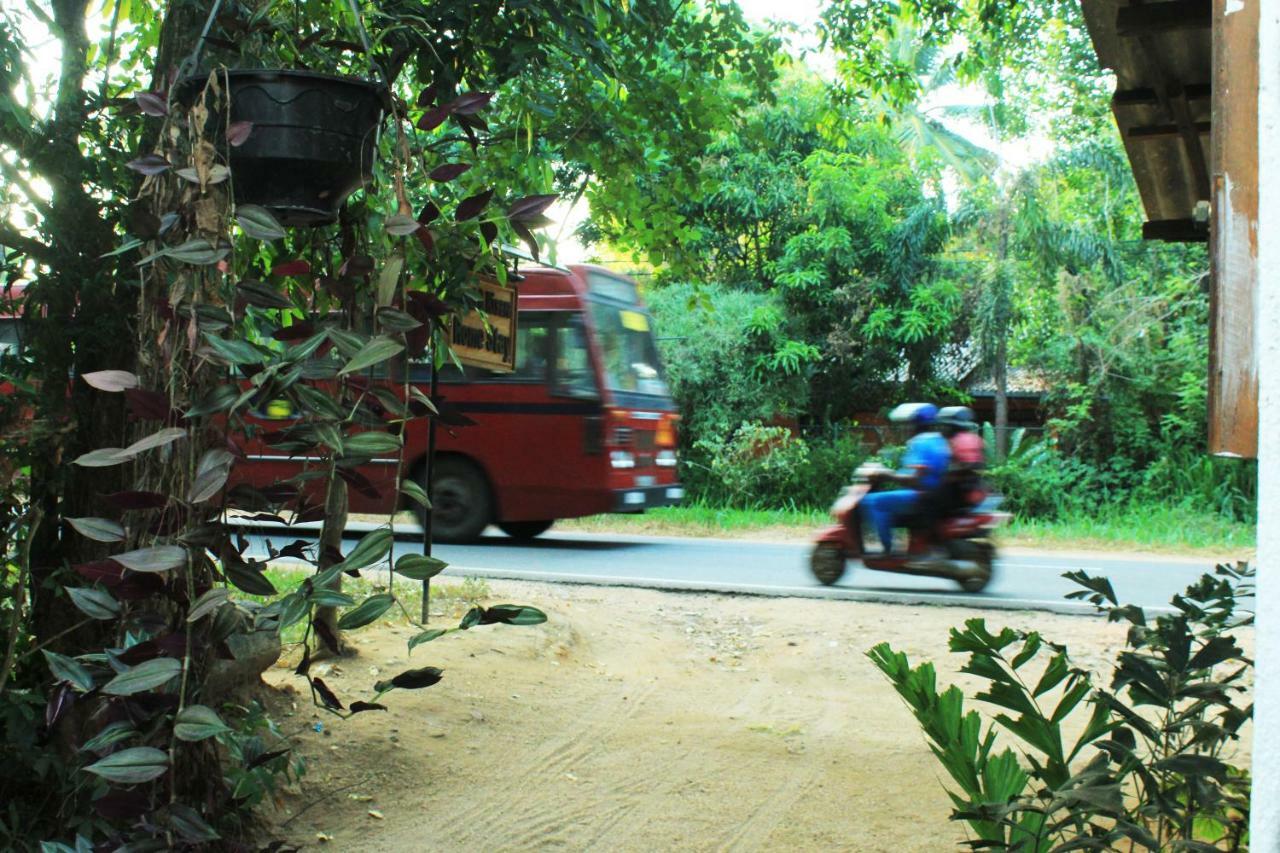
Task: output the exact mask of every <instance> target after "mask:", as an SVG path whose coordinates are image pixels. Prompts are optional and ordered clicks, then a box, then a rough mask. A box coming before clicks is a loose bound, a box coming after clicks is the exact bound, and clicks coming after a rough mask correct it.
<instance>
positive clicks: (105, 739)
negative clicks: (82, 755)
mask: <svg viewBox="0 0 1280 853" xmlns="http://www.w3.org/2000/svg"><path fill="white" fill-rule="evenodd" d="M137 733H138V731H137V729H135V728H134V727H133V726H132V724H130V723H129V722H127V721H125V720H120V721H118V722H114V723H109V724H107V725H106V726H105V727H103V729H102V731H100V732H98V733H97V734H96V735H94V736H93V737H91V738H90V739H89V740H87V741H85V744H84V746H82V747H80V751H81V752H98V751H100V750H103V749H109V748H111V747H113V746H115V745H116V744H118V743H123V742H124V741H126V740H128V739H129V738H131V737H133V736H134V735H136V734H137Z"/></svg>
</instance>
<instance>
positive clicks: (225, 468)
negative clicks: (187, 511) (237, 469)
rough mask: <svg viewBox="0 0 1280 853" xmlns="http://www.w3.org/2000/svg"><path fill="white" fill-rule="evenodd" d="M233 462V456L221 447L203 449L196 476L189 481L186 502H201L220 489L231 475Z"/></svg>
mask: <svg viewBox="0 0 1280 853" xmlns="http://www.w3.org/2000/svg"><path fill="white" fill-rule="evenodd" d="M234 462H235V457H234V456H232V455H231V454H230V453H229V452H227V451H226V450H222V449H221V448H214V449H213V450H207V451H205V453H204V455H203V456H201V457H200V462H199V464H198V465H197V466H196V478H195V480H194V481H193V482H192V483H191V491H190V493H188V495H187V503H193V504H198V503H203V502H204V501H207V500H209V499H210V498H212V497H213V496H214V495H216V494H217V493H218V492H219V491H221V490H222V487H223V486H224V485H226V482H227V478H228V477H230V476H231V466H232V464H233V463H234Z"/></svg>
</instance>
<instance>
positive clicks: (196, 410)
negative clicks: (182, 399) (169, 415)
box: [186, 385, 240, 418]
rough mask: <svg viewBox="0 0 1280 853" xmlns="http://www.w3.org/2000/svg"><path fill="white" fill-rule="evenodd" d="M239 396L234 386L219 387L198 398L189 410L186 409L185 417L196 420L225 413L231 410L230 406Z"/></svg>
mask: <svg viewBox="0 0 1280 853" xmlns="http://www.w3.org/2000/svg"><path fill="white" fill-rule="evenodd" d="M239 396H240V389H239V388H237V387H236V386H235V385H219V386H218V387H216V388H214V389H213V390H212V391H210V392H209V393H208V394H206V395H205V396H204V397H202V398H200V400H199V402H197V403H196V404H195V405H194V406H192V407H191V408H190V409H187V411H186V416H187V417H188V418H198V417H202V416H204V415H213V414H217V413H220V412H225V411H226V410H227V409H229V408H231V404H232V403H233V402H234V401H235V399H236V398H237V397H239Z"/></svg>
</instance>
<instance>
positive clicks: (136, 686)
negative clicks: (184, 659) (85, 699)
mask: <svg viewBox="0 0 1280 853" xmlns="http://www.w3.org/2000/svg"><path fill="white" fill-rule="evenodd" d="M181 674H182V664H181V662H179V661H176V660H174V659H173V658H152V659H151V660H148V661H143V662H142V663H140V664H138V665H137V666H135V667H131V668H129V669H127V670H125V671H124V672H122V673H120V674H119V675H117V676H116V677H115V678H113V679H111V680H110V681H108V682H107V683H106V684H104V685H103V686H102V692H103V693H107V694H110V695H111V696H132V695H133V694H135V693H141V692H143V691H144V690H152V689H154V688H156V687H159V686H161V685H163V684H166V683H168V682H169V681H171V680H172V679H174V678H176V677H177V676H179V675H181Z"/></svg>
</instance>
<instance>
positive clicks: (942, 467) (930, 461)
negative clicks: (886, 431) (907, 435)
mask: <svg viewBox="0 0 1280 853" xmlns="http://www.w3.org/2000/svg"><path fill="white" fill-rule="evenodd" d="M950 464H951V445H949V444H947V440H946V439H945V438H943V437H942V433H939V432H922V433H920V434H919V435H917V436H913V437H912V439H911V440H910V441H908V442H907V452H906V453H905V454H903V457H902V467H903V468H904V469H906V470H905V471H903V473H904V474H913V473H915V472H914V471H913V470H912V469H913V468H915V467H917V466H920V467H923V468H924V471H922V472H921V473H920V487H921V488H922V489H936V488H937V487H938V486H940V485H942V477H943V475H944V474H946V473H947V467H948V466H950Z"/></svg>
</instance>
